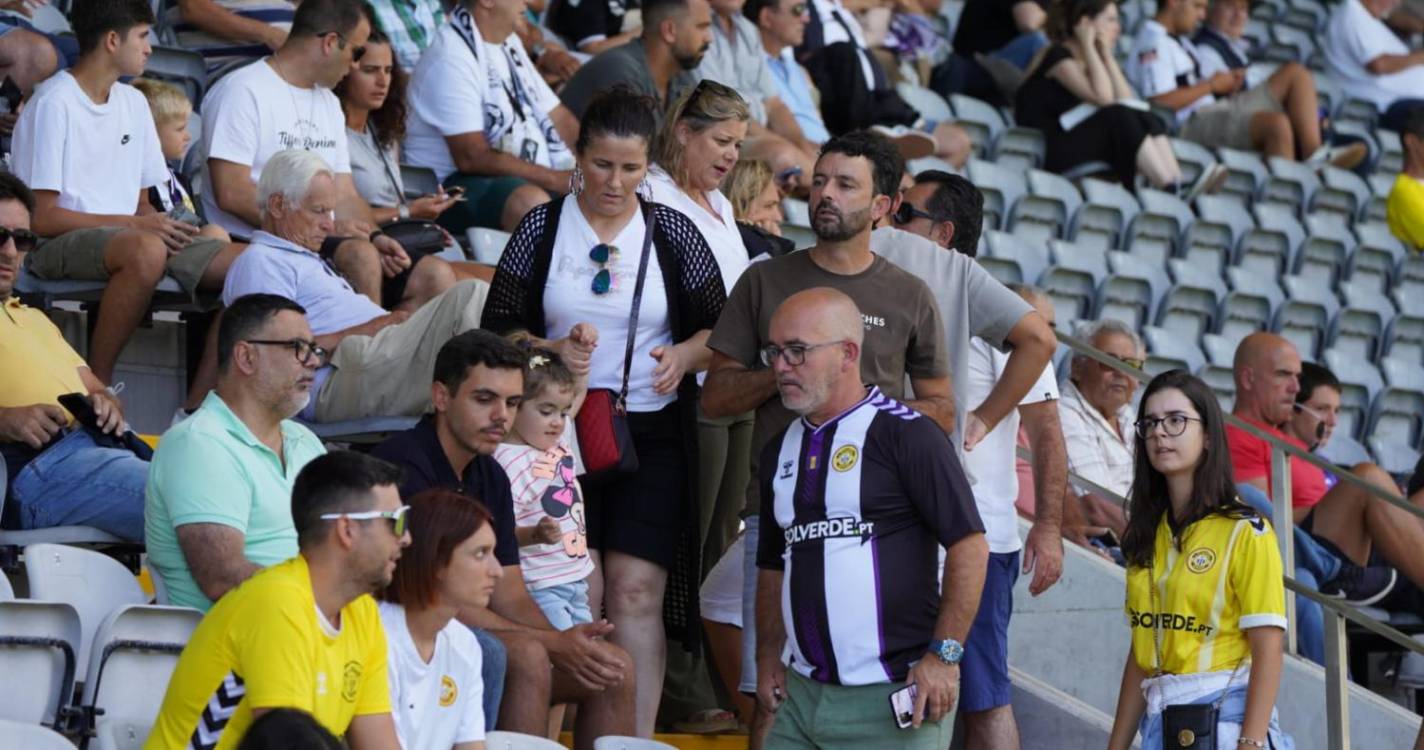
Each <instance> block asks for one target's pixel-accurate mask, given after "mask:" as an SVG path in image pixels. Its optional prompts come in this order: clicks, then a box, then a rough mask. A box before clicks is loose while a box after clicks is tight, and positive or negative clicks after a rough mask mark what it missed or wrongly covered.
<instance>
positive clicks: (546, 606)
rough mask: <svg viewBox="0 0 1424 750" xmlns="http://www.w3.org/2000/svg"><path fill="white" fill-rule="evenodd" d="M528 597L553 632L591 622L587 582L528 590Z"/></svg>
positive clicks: (591, 615) (585, 580)
mask: <svg viewBox="0 0 1424 750" xmlns="http://www.w3.org/2000/svg"><path fill="white" fill-rule="evenodd" d="M529 596H530V598H532V599H533V600H534V603H535V604H537V605H539V609H541V610H543V611H544V616H545V617H547V618H549V624H550V625H553V626H554V629H555V630H568V629H569V628H571V627H573V626H575V625H582V624H584V623H589V622H593V613H592V612H591V611H589V607H588V580H587V579H584V580H582V581H574V582H573V583H563V584H559V585H558V586H549V587H547V588H542V589H530V590H529Z"/></svg>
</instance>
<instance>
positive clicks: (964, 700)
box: [959, 552, 1020, 713]
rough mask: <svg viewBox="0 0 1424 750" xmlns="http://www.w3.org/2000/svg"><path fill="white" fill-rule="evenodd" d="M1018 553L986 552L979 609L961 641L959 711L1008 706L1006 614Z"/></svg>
mask: <svg viewBox="0 0 1424 750" xmlns="http://www.w3.org/2000/svg"><path fill="white" fill-rule="evenodd" d="M1019 554H1020V553H1019V552H991V553H989V569H988V574H987V575H986V576H985V577H984V593H983V594H981V595H980V597H979V612H978V614H976V615H975V616H974V624H973V625H972V626H971V627H970V628H969V636H968V638H966V639H965V641H964V661H963V662H962V663H961V664H960V665H959V674H960V677H959V680H960V688H959V710H960V711H963V712H966V713H976V712H979V711H988V710H989V709H991V708H998V707H999V706H1007V705H1009V699H1010V697H1011V695H1010V694H1011V693H1012V692H1013V686H1012V685H1011V684H1010V683H1009V616H1010V615H1011V614H1013V611H1014V584H1015V583H1016V582H1017V581H1018V579H1019Z"/></svg>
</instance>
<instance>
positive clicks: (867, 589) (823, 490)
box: [757, 386, 984, 685]
mask: <svg viewBox="0 0 1424 750" xmlns="http://www.w3.org/2000/svg"><path fill="white" fill-rule="evenodd" d="M761 467H762V472H763V475H762V476H761V477H760V481H761V482H762V497H763V498H772V499H773V502H770V503H765V502H764V503H762V508H761V514H762V515H761V529H762V532H761V538H760V542H759V546H758V549H757V564H758V566H759V567H761V568H765V569H769V570H781V571H784V573H785V576H784V578H783V580H782V590H781V608H782V617H783V620H784V622H785V624H786V629H787V653H785V654H783V659H787V663H788V665H789V666H790V667H791V668H792V669H795V670H796V671H797V672H799V673H800V674H802V675H804V676H806V677H808V678H810V679H813V680H817V681H820V682H823V683H828V684H835V685H870V684H875V683H882V682H892V681H902V680H904V679H905V677H906V675H907V674H908V672H909V669H910V664H911V663H912V662H914V661H917V660H918V659H920V658H921V657H922V656H923V655H924V653H925V649H926V647H927V646H928V645H929V641H930V639H931V637H932V636H933V632H934V624H935V618H936V616H937V615H938V613H939V602H940V563H939V551H940V548H941V547H948V546H951V545H953V544H954V543H955V542H957V541H959V540H960V539H961V538H963V537H964V536H966V535H969V534H976V533H983V531H984V525H983V522H982V521H981V520H980V518H979V512H978V510H976V508H975V505H974V496H973V495H972V494H971V493H970V490H969V483H968V481H967V479H966V478H965V475H964V471H963V469H962V468H961V467H960V464H959V459H958V458H957V457H956V455H955V452H954V449H953V447H952V446H951V445H950V442H949V438H948V437H947V436H946V435H945V434H944V432H943V431H942V430H941V429H940V428H939V426H938V425H936V424H935V423H934V422H933V421H931V420H929V419H926V418H924V417H923V416H922V415H920V413H919V412H916V411H915V410H913V409H911V408H910V407H908V406H906V405H904V404H902V403H900V402H899V401H896V400H895V399H893V398H890V397H889V396H886V395H884V394H883V393H881V392H880V389H879V388H876V387H873V386H872V387H870V388H868V389H867V390H866V395H865V398H864V399H862V400H861V401H860V402H858V403H857V404H856V405H855V406H852V407H851V408H850V409H847V410H846V411H845V412H843V413H841V414H840V415H839V416H837V417H835V418H834V419H831V420H828V421H827V422H826V423H825V424H822V425H819V426H816V425H812V424H810V423H809V422H807V421H806V420H805V419H804V418H802V419H799V420H797V421H795V422H793V423H792V424H791V425H790V426H789V427H787V428H786V430H785V431H784V432H783V433H782V434H781V435H779V436H777V437H775V438H773V439H772V440H771V441H770V442H769V443H768V444H767V446H766V448H765V449H764V451H763V453H762V461H761ZM778 530H779V531H780V532H781V533H777V532H778Z"/></svg>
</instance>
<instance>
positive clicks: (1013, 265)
mask: <svg viewBox="0 0 1424 750" xmlns="http://www.w3.org/2000/svg"><path fill="white" fill-rule="evenodd" d="M975 260H977V261H978V262H979V265H980V266H983V268H984V270H985V271H988V272H989V275H990V276H993V277H994V278H995V279H996V280H998V282H999V283H1000V284H1003V285H1004V286H1008V285H1009V284H1022V283H1024V275H1023V268H1022V267H1020V266H1019V262H1018V261H1016V260H1014V259H1013V258H995V257H992V256H988V255H980V256H979V257H978V258H975Z"/></svg>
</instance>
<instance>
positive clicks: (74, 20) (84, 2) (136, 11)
mask: <svg viewBox="0 0 1424 750" xmlns="http://www.w3.org/2000/svg"><path fill="white" fill-rule="evenodd" d="M153 20H154V19H153V6H151V5H149V3H148V0H74V6H73V7H72V8H70V9H69V25H70V26H71V27H73V29H74V39H75V41H77V42H79V54H81V55H87V54H89V53H90V52H93V51H94V50H96V49H98V48H99V42H100V41H102V40H103V38H104V35H105V34H107V33H109V32H110V31H117V32H118V33H119V36H121V37H122V36H127V35H128V33H129V31H130V30H131V29H133V28H134V27H136V26H142V25H145V24H147V25H149V26H152V25H153Z"/></svg>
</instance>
